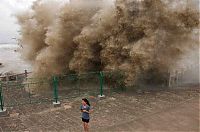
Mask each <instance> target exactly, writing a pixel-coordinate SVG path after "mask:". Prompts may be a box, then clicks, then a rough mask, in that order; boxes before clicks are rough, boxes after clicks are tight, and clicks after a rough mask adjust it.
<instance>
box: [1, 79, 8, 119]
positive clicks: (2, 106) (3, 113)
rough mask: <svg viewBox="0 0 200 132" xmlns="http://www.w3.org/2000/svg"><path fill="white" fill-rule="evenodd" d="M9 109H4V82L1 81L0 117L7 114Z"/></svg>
mask: <svg viewBox="0 0 200 132" xmlns="http://www.w3.org/2000/svg"><path fill="white" fill-rule="evenodd" d="M7 115H8V113H7V110H6V109H4V100H3V86H2V83H1V81H0V117H1V116H7Z"/></svg>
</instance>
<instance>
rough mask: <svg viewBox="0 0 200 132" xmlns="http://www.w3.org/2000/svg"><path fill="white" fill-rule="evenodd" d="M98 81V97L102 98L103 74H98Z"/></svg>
mask: <svg viewBox="0 0 200 132" xmlns="http://www.w3.org/2000/svg"><path fill="white" fill-rule="evenodd" d="M99 81H100V95H98V97H99V98H104V97H105V95H103V85H104V74H103V72H100V73H99Z"/></svg>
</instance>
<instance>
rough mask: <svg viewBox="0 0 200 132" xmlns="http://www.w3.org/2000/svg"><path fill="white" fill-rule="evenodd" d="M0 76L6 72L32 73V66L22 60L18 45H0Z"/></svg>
mask: <svg viewBox="0 0 200 132" xmlns="http://www.w3.org/2000/svg"><path fill="white" fill-rule="evenodd" d="M0 63H2V65H0V74H3V73H6V72H14V73H23V72H24V70H27V71H31V65H30V64H28V63H27V62H25V61H24V60H23V59H22V58H21V54H20V53H19V46H18V45H16V44H0Z"/></svg>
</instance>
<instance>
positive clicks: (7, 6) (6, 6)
mask: <svg viewBox="0 0 200 132" xmlns="http://www.w3.org/2000/svg"><path fill="white" fill-rule="evenodd" d="M33 1H35V0H0V2H1V3H0V18H1V20H0V43H4V42H6V43H9V42H15V40H12V38H14V37H17V31H18V30H19V27H18V25H17V24H16V19H15V17H14V16H13V15H14V14H16V12H18V11H23V10H26V9H27V8H28V7H30V5H31V4H32V2H33Z"/></svg>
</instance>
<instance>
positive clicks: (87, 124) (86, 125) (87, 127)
mask: <svg viewBox="0 0 200 132" xmlns="http://www.w3.org/2000/svg"><path fill="white" fill-rule="evenodd" d="M85 127H86V132H89V123H85Z"/></svg>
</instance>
